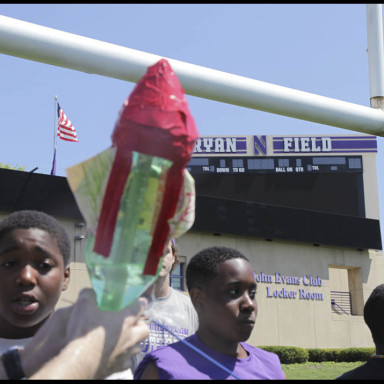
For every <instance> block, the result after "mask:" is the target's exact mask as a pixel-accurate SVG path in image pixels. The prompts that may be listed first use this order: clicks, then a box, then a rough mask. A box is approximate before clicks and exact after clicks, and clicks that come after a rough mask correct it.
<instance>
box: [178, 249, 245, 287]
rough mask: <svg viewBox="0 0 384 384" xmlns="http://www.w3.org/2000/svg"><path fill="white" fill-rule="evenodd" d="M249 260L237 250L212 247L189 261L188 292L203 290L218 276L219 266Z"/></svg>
mask: <svg viewBox="0 0 384 384" xmlns="http://www.w3.org/2000/svg"><path fill="white" fill-rule="evenodd" d="M239 258H240V259H244V260H246V261H248V262H249V260H248V259H247V258H246V257H245V256H244V255H243V254H242V253H241V252H239V251H238V250H237V249H234V248H228V247H210V248H205V249H203V250H201V251H200V252H198V253H196V255H195V256H193V257H192V259H191V260H190V261H189V263H188V266H187V272H186V279H187V287H188V291H190V290H191V289H192V288H195V287H196V288H200V289H201V288H203V287H204V286H205V285H206V284H207V283H208V282H210V281H211V280H212V279H213V278H215V277H216V276H217V274H218V268H217V266H218V264H219V263H221V262H223V261H227V260H231V259H239Z"/></svg>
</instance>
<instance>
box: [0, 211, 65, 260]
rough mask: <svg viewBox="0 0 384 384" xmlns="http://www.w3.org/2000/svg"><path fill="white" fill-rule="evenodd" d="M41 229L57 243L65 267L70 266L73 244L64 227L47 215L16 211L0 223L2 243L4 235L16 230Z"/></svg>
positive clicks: (37, 212) (36, 212) (39, 212)
mask: <svg viewBox="0 0 384 384" xmlns="http://www.w3.org/2000/svg"><path fill="white" fill-rule="evenodd" d="M19 228H21V229H28V228H39V229H42V230H43V231H46V232H48V233H49V234H50V235H51V236H52V237H54V238H55V239H56V241H57V245H58V247H59V250H60V253H61V255H62V256H63V260H64V266H65V267H66V266H67V265H68V264H69V259H70V256H71V243H70V240H69V236H68V233H67V231H66V230H65V229H64V227H63V226H62V225H61V224H60V223H59V222H58V221H57V220H56V219H55V218H54V217H53V216H50V215H48V214H47V213H44V212H41V211H35V210H23V211H16V212H13V213H11V214H10V215H8V216H7V217H5V218H4V219H3V220H1V222H0V241H1V240H2V239H3V237H4V235H5V234H7V233H8V232H10V231H12V230H14V229H19Z"/></svg>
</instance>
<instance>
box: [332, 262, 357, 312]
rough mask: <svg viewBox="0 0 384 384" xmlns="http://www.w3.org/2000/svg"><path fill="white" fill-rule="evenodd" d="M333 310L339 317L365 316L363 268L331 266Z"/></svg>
mask: <svg viewBox="0 0 384 384" xmlns="http://www.w3.org/2000/svg"><path fill="white" fill-rule="evenodd" d="M329 288H330V291H331V292H330V294H331V297H330V298H331V303H330V304H331V310H332V313H334V314H339V315H343V314H346V315H359V316H361V315H363V311H364V299H363V283H362V277H361V268H356V267H347V266H339V265H330V266H329Z"/></svg>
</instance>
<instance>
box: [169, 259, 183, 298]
mask: <svg viewBox="0 0 384 384" xmlns="http://www.w3.org/2000/svg"><path fill="white" fill-rule="evenodd" d="M179 259H180V258H179ZM184 271H185V262H182V261H180V263H179V264H177V265H176V267H175V269H174V270H173V271H172V272H171V274H170V281H169V285H170V286H171V287H172V288H174V289H177V290H178V291H184V290H185V288H184V287H185V272H184Z"/></svg>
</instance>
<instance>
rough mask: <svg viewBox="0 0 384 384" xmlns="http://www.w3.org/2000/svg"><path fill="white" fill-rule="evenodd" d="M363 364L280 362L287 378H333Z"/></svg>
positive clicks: (358, 362)
mask: <svg viewBox="0 0 384 384" xmlns="http://www.w3.org/2000/svg"><path fill="white" fill-rule="evenodd" d="M363 364H364V362H363V361H356V362H353V363H346V362H343V363H335V362H333V361H325V362H322V363H312V362H307V363H304V364H282V365H281V366H282V368H283V371H284V373H285V375H286V377H287V379H288V380H334V379H335V378H336V377H337V376H340V375H341V374H342V373H344V372H347V371H350V370H351V369H354V368H357V367H359V366H360V365H363Z"/></svg>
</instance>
